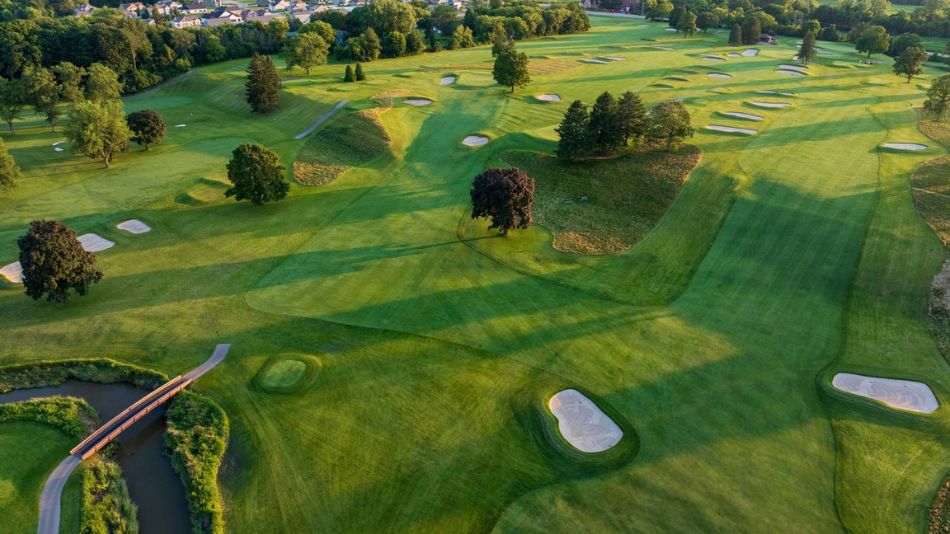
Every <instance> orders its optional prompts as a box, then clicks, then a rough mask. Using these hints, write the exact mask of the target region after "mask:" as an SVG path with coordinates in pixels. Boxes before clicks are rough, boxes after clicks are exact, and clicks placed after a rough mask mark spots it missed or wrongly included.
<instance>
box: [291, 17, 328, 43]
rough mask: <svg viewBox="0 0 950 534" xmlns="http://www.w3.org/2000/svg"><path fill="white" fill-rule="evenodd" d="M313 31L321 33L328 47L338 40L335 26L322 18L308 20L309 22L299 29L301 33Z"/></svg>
mask: <svg viewBox="0 0 950 534" xmlns="http://www.w3.org/2000/svg"><path fill="white" fill-rule="evenodd" d="M311 32H312V33H316V34H317V35H319V36H320V38H321V39H323V43H324V44H325V45H326V46H327V48H329V47H330V45H332V44H333V43H335V42H336V30H334V29H333V26H331V25H329V24H328V23H326V22H324V21H322V20H316V21H313V22H308V23H307V24H304V25H303V26H301V27H300V29H299V30H298V33H299V34H300V35H303V34H306V33H311Z"/></svg>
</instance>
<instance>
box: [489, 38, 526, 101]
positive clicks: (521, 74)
mask: <svg viewBox="0 0 950 534" xmlns="http://www.w3.org/2000/svg"><path fill="white" fill-rule="evenodd" d="M492 77H494V79H495V81H496V82H498V83H499V84H501V85H504V86H505V87H508V88H510V89H511V92H512V93H514V92H515V87H524V86H526V85H528V83H530V82H531V76H530V75H529V74H528V56H527V55H526V54H525V53H524V52H518V51H517V50H515V47H514V46H510V47H508V48H505V49H503V50H502V51H500V52H499V53H498V55H497V56H495V66H494V67H493V68H492Z"/></svg>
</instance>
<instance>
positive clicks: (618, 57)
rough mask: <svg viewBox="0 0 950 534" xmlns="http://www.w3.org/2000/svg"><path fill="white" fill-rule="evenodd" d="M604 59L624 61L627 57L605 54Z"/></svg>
mask: <svg viewBox="0 0 950 534" xmlns="http://www.w3.org/2000/svg"><path fill="white" fill-rule="evenodd" d="M604 59H609V60H610V61H623V60H625V59H627V58H625V57H620V56H604Z"/></svg>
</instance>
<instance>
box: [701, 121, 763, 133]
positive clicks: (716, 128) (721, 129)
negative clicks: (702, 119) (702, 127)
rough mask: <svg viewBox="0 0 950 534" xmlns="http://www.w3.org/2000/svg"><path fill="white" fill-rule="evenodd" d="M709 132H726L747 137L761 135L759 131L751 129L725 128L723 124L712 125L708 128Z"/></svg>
mask: <svg viewBox="0 0 950 534" xmlns="http://www.w3.org/2000/svg"><path fill="white" fill-rule="evenodd" d="M706 129H707V130H714V131H717V132H726V133H740V134H745V135H755V134H757V133H759V131H758V130H753V129H751V128H736V127H735V126H723V125H721V124H710V125H708V126H706Z"/></svg>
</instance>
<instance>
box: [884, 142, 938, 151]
mask: <svg viewBox="0 0 950 534" xmlns="http://www.w3.org/2000/svg"><path fill="white" fill-rule="evenodd" d="M881 146H882V147H884V148H890V149H893V150H927V145H921V144H919V143H884V144H883V145H881Z"/></svg>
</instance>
